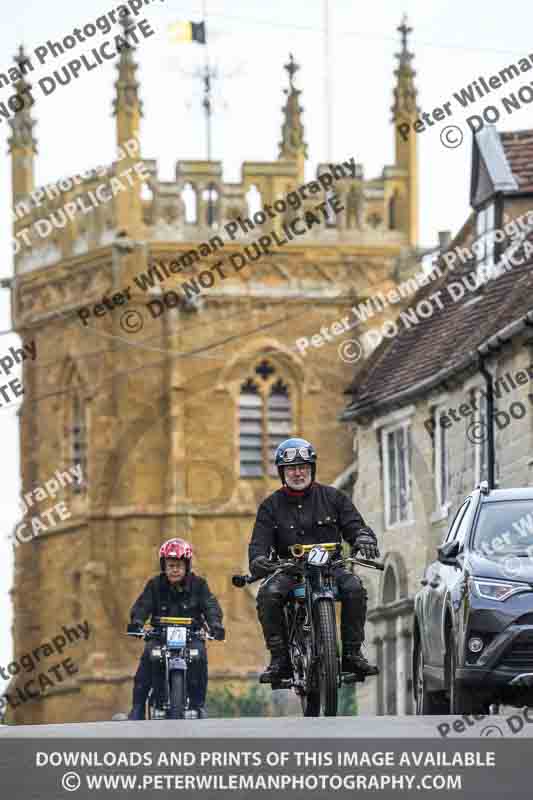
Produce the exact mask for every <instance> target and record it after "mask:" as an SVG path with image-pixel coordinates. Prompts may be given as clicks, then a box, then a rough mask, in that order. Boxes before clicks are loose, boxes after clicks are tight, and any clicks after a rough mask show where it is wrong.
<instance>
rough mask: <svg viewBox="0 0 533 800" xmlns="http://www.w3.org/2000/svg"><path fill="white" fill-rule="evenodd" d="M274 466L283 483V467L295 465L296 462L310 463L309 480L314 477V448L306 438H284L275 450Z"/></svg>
mask: <svg viewBox="0 0 533 800" xmlns="http://www.w3.org/2000/svg"><path fill="white" fill-rule="evenodd" d="M275 464H276V467H277V468H278V475H279V477H280V480H281V482H282V483H283V484H284V483H285V475H284V467H295V466H297V465H298V464H310V465H311V480H312V481H314V479H315V472H316V450H315V448H314V447H313V445H312V444H311V442H308V441H307V439H285V441H284V442H282V443H281V444H280V445H278V449H277V450H276V459H275Z"/></svg>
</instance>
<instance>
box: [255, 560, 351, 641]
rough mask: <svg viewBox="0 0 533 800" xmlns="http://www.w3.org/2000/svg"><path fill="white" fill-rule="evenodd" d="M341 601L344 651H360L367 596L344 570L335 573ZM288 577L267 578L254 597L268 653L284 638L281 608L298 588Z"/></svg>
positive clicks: (294, 580) (294, 579)
mask: <svg viewBox="0 0 533 800" xmlns="http://www.w3.org/2000/svg"><path fill="white" fill-rule="evenodd" d="M334 576H335V580H336V582H337V586H338V590H339V597H340V601H341V638H342V645H343V649H344V650H347V649H353V650H356V649H357V648H359V647H360V646H361V645H362V644H363V641H364V639H365V620H366V604H367V593H366V590H365V588H364V586H363V584H362V582H361V580H360V578H358V577H357V575H352V573H351V572H349V571H348V570H347V569H346V568H345V567H338V568H337V569H335V570H334ZM297 582H298V581H297V579H296V578H293V577H291V576H290V575H275V576H274V577H271V578H267V580H266V581H265V582H264V583H263V584H262V585H261V588H260V589H259V592H258V593H257V613H258V616H259V621H260V623H261V626H262V628H263V635H264V637H265V642H266V646H267V647H268V649H269V650H271V649H272V647H274V648H275V647H276V646H278V644H279V643H280V642H281V641H282V637H284V635H285V631H284V624H283V606H284V605H285V603H286V602H287V596H288V594H289V592H290V591H291V589H293V588H294V587H295V586H296V584H297Z"/></svg>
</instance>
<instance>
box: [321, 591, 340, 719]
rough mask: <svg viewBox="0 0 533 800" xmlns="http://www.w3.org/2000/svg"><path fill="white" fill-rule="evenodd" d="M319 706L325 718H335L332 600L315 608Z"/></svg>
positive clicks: (334, 632) (336, 672) (335, 652)
mask: <svg viewBox="0 0 533 800" xmlns="http://www.w3.org/2000/svg"><path fill="white" fill-rule="evenodd" d="M315 619H316V621H315V624H316V636H317V652H318V657H319V662H318V663H319V667H318V673H319V674H318V680H319V684H320V705H321V706H322V711H323V714H324V716H325V717H336V716H337V688H338V661H337V622H336V619H335V606H334V604H333V600H319V601H318V604H317V608H316V618H315Z"/></svg>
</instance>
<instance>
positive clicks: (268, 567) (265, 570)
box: [250, 556, 278, 578]
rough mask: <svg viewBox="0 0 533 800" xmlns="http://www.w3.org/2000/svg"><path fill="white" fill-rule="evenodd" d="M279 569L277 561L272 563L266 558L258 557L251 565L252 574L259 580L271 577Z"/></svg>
mask: <svg viewBox="0 0 533 800" xmlns="http://www.w3.org/2000/svg"><path fill="white" fill-rule="evenodd" d="M277 568H278V564H277V563H276V562H275V561H271V560H270V559H269V558H267V557H266V556H257V558H254V560H253V561H252V563H251V564H250V572H251V573H252V575H254V576H256V577H258V578H264V577H265V576H266V575H270V574H271V573H272V572H275V571H276V570H277Z"/></svg>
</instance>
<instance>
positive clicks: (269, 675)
mask: <svg viewBox="0 0 533 800" xmlns="http://www.w3.org/2000/svg"><path fill="white" fill-rule="evenodd" d="M267 647H268V649H269V650H270V656H271V657H270V665H269V666H268V667H267V668H266V670H265V671H264V672H263V673H262V675H261V677H260V681H261V683H272V681H274V682H275V681H280V680H283V679H284V678H290V677H291V676H292V668H291V664H290V661H289V653H288V650H287V645H286V644H285V642H284V640H283V639H282V637H281V636H275V637H274V636H272V637H271V638H270V639H269V640H268V641H267Z"/></svg>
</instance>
